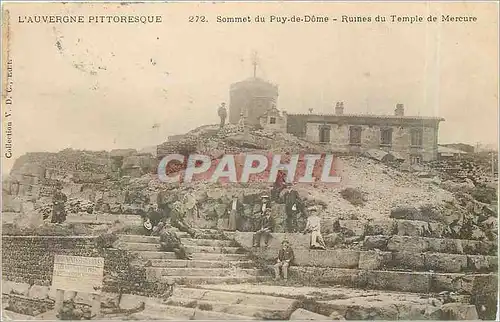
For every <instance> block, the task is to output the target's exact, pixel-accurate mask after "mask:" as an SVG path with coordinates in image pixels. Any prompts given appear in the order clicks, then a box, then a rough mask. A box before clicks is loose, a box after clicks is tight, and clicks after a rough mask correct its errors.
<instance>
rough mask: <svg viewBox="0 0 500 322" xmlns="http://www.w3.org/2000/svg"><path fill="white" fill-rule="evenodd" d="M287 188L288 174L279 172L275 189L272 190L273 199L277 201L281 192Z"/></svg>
mask: <svg viewBox="0 0 500 322" xmlns="http://www.w3.org/2000/svg"><path fill="white" fill-rule="evenodd" d="M285 187H286V172H285V171H278V174H277V176H276V180H275V181H274V185H273V189H272V190H271V199H272V200H273V201H277V200H278V199H279V197H280V194H281V192H282V191H283V189H285Z"/></svg>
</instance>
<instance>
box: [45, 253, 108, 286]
mask: <svg viewBox="0 0 500 322" xmlns="http://www.w3.org/2000/svg"><path fill="white" fill-rule="evenodd" d="M103 274H104V258H102V257H82V256H65V255H55V256H54V273H53V275H52V287H53V288H55V289H59V290H65V291H75V292H82V293H92V294H101V289H102V280H103Z"/></svg>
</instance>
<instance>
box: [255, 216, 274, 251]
mask: <svg viewBox="0 0 500 322" xmlns="http://www.w3.org/2000/svg"><path fill="white" fill-rule="evenodd" d="M273 230H274V222H273V218H272V216H271V208H267V209H266V210H265V211H264V214H262V215H261V218H259V222H258V230H257V231H256V232H255V234H254V238H253V247H261V241H262V238H264V245H265V247H267V246H269V240H270V239H271V237H272V236H271V233H272V232H273Z"/></svg>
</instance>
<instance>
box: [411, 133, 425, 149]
mask: <svg viewBox="0 0 500 322" xmlns="http://www.w3.org/2000/svg"><path fill="white" fill-rule="evenodd" d="M422 137H423V131H422V129H411V146H422Z"/></svg>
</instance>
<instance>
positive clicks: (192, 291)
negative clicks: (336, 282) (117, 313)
mask: <svg viewBox="0 0 500 322" xmlns="http://www.w3.org/2000/svg"><path fill="white" fill-rule="evenodd" d="M207 285H213V284H207ZM225 285H232V284H225ZM137 300H138V299H136V301H137ZM144 302H145V309H144V311H142V312H139V313H136V314H134V315H133V317H134V318H136V319H141V320H256V319H260V320H262V319H266V320H267V319H272V320H286V319H287V318H288V317H289V316H290V314H291V313H292V312H293V311H294V309H295V308H296V307H297V306H298V303H299V302H298V301H297V300H295V299H288V298H284V297H278V296H270V295H260V294H252V293H243V292H234V291H218V290H211V289H203V288H191V287H176V288H175V289H174V292H173V294H172V296H171V297H170V298H169V299H168V300H167V301H163V302H162V301H160V300H158V299H152V298H145V299H144Z"/></svg>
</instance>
